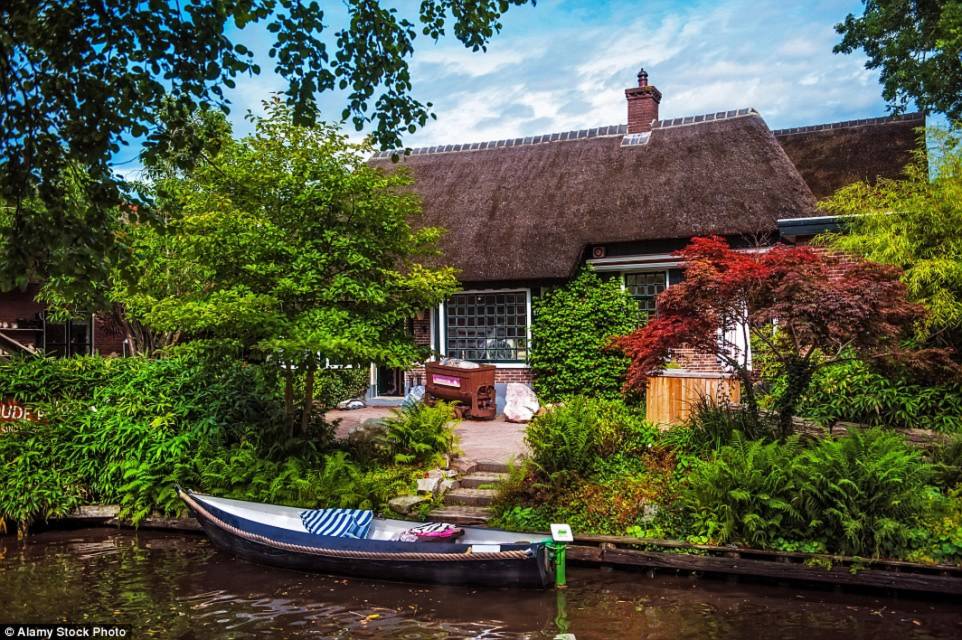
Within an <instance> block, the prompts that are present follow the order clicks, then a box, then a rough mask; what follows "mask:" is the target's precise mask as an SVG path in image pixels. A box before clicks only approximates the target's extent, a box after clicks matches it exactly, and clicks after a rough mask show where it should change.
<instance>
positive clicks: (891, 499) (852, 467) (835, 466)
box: [795, 428, 935, 557]
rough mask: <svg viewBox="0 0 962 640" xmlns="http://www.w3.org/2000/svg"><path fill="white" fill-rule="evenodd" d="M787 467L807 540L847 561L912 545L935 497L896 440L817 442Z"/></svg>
mask: <svg viewBox="0 0 962 640" xmlns="http://www.w3.org/2000/svg"><path fill="white" fill-rule="evenodd" d="M795 468H796V473H797V478H798V490H799V508H800V510H801V512H802V514H803V517H804V518H805V521H806V523H807V526H808V528H809V530H810V535H811V537H813V538H818V539H821V540H824V541H825V543H826V546H828V547H829V548H831V549H833V550H835V551H838V552H840V553H844V554H847V555H875V556H880V555H881V556H890V557H892V556H897V555H899V554H901V553H903V552H905V551H906V550H908V549H911V548H912V547H913V546H915V545H916V544H917V542H918V539H919V537H920V527H921V525H922V522H923V520H924V517H925V514H926V511H927V509H928V507H929V505H930V504H931V500H932V497H933V491H935V490H934V488H933V487H930V486H929V485H928V483H929V481H930V480H931V478H932V468H931V467H930V466H929V465H927V464H926V463H925V461H924V460H923V458H922V455H921V454H920V453H919V452H918V451H917V450H915V449H913V448H911V447H909V446H908V445H907V444H906V443H905V441H904V439H903V438H902V437H901V436H899V435H898V434H897V433H893V432H891V431H886V430H883V429H878V428H876V429H867V430H864V431H862V430H852V431H851V432H850V433H849V434H848V435H847V436H846V437H844V438H839V439H838V440H832V439H824V440H820V441H819V442H818V444H817V445H815V446H814V447H812V448H811V449H808V450H806V451H804V452H803V453H802V454H801V455H800V456H799V459H798V461H797V465H796V467H795Z"/></svg>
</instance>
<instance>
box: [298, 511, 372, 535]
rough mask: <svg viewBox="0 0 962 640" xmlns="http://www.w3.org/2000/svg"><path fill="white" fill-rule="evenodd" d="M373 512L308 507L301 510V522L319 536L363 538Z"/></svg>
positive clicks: (366, 532)
mask: <svg viewBox="0 0 962 640" xmlns="http://www.w3.org/2000/svg"><path fill="white" fill-rule="evenodd" d="M373 521H374V512H373V511H369V510H365V509H308V510H306V511H301V522H302V523H304V528H305V529H307V530H308V531H309V532H311V533H314V534H317V535H319V536H333V537H335V538H359V539H364V538H366V537H367V534H368V533H369V532H370V530H371V522H373Z"/></svg>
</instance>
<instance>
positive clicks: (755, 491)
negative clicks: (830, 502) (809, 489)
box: [682, 433, 802, 546]
mask: <svg viewBox="0 0 962 640" xmlns="http://www.w3.org/2000/svg"><path fill="white" fill-rule="evenodd" d="M798 451H799V443H798V439H797V437H794V436H793V437H791V438H789V439H788V440H787V441H786V442H785V443H784V444H782V443H778V442H770V443H765V442H761V441H757V440H756V441H750V440H745V439H744V438H743V437H742V436H741V434H737V433H736V434H735V435H734V436H733V438H732V442H731V444H728V445H725V446H723V447H721V448H720V449H719V450H718V452H717V454H716V455H715V456H714V457H713V458H712V459H711V460H709V461H706V462H701V463H699V464H696V465H695V467H694V468H693V469H692V472H691V474H690V476H689V479H688V486H687V487H686V489H685V491H684V493H683V496H682V501H683V504H684V506H685V508H686V510H687V511H688V513H689V515H690V517H691V519H692V523H693V528H694V532H695V534H696V535H699V536H705V537H707V538H709V539H711V540H714V541H716V542H719V543H725V542H732V541H743V542H747V543H749V544H752V545H759V546H770V545H772V544H774V543H775V541H776V540H778V539H779V538H794V537H797V536H799V535H800V534H801V533H802V528H801V525H802V520H801V514H800V513H799V511H798V509H797V508H796V507H795V506H794V505H793V500H794V499H795V498H796V495H797V488H798V485H797V481H796V478H795V459H796V456H797V454H798Z"/></svg>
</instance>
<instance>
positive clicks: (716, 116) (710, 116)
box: [651, 107, 761, 131]
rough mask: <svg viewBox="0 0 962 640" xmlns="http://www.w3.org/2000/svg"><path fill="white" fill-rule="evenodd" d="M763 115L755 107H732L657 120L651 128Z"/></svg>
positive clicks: (669, 127) (682, 125) (683, 125)
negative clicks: (725, 109)
mask: <svg viewBox="0 0 962 640" xmlns="http://www.w3.org/2000/svg"><path fill="white" fill-rule="evenodd" d="M757 115H761V114H759V113H758V111H756V110H755V108H754V107H743V108H741V109H731V110H729V111H716V112H714V113H703V114H699V115H697V116H682V117H680V118H668V119H667V120H655V122H653V123H652V125H651V130H652V131H654V130H656V129H672V128H674V127H685V126H688V125H692V124H702V123H703V122H714V121H716V120H731V119H732V118H741V117H744V116H757Z"/></svg>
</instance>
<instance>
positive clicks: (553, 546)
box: [545, 524, 574, 589]
mask: <svg viewBox="0 0 962 640" xmlns="http://www.w3.org/2000/svg"><path fill="white" fill-rule="evenodd" d="M573 540H574V536H573V535H572V533H571V527H569V526H568V525H566V524H552V525H551V540H547V541H545V546H546V547H548V549H549V550H550V551H551V553H552V555H553V556H554V586H555V587H556V588H558V589H564V588H565V587H567V586H568V583H567V579H566V576H565V560H566V557H567V555H568V554H567V550H568V548H567V546H566V544H567V543H568V542H572V541H573Z"/></svg>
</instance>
